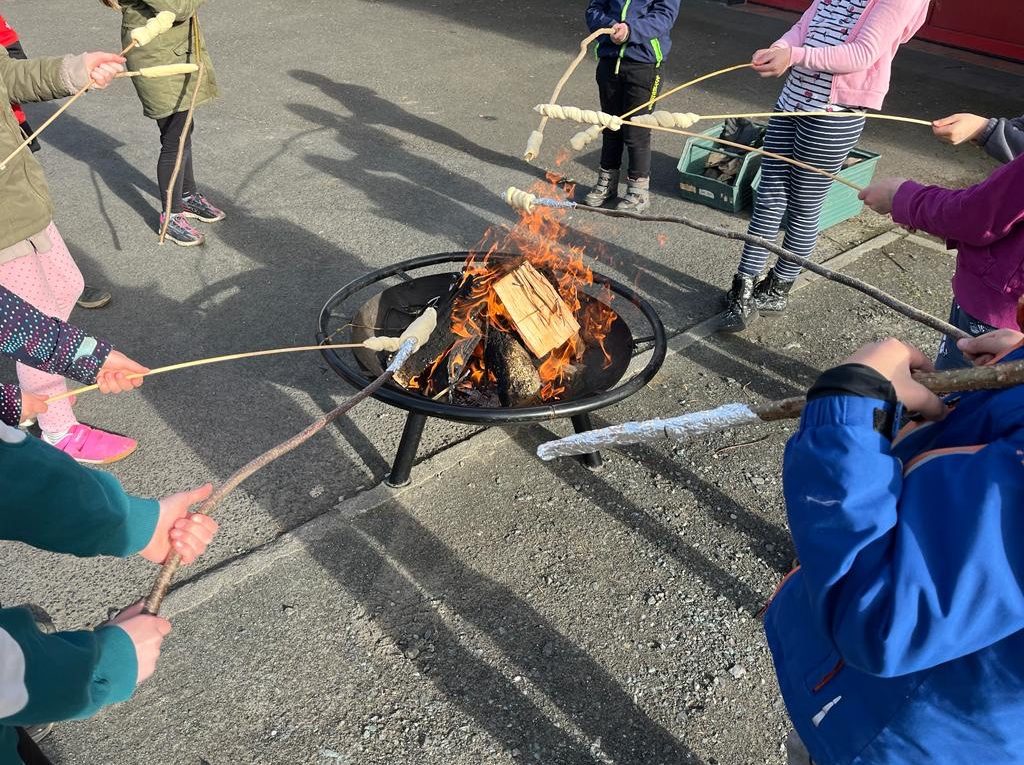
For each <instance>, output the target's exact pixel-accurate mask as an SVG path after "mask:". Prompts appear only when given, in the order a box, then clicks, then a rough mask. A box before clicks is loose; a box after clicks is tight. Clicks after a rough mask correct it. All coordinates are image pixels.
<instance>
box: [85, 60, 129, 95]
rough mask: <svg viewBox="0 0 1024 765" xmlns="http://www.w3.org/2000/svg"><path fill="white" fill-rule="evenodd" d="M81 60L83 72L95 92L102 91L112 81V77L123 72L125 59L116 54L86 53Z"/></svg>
mask: <svg viewBox="0 0 1024 765" xmlns="http://www.w3.org/2000/svg"><path fill="white" fill-rule="evenodd" d="M83 58H84V60H85V71H86V72H88V73H89V77H90V79H91V80H92V86H93V88H94V89H96V90H103V88H105V87H107V85H109V84H110V83H112V82H113V81H114V75H116V74H117V73H118V72H123V71H124V62H125V58H124V56H119V55H117V54H116V53H86V54H85V55H84V56H83Z"/></svg>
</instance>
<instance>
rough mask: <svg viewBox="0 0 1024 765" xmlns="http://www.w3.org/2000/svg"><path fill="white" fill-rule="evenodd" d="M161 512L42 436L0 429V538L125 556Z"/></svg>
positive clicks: (146, 536)
mask: <svg viewBox="0 0 1024 765" xmlns="http://www.w3.org/2000/svg"><path fill="white" fill-rule="evenodd" d="M5 428H7V426H0V431H3V429H5ZM5 432H6V433H7V435H8V436H9V437H4V436H5ZM159 517H160V504H159V503H158V502H156V501H155V500H151V499H141V498H139V497H133V496H131V495H129V494H126V493H125V491H124V489H122V488H121V484H119V483H118V481H117V479H116V478H114V476H112V475H111V474H109V473H105V472H102V471H98V470H90V469H89V468H86V467H83V466H81V465H79V464H78V463H77V462H75V461H74V460H73V459H72V458H71V457H69V456H68V455H66V454H64V452H61V451H59V450H57V449H54V448H53V447H52V446H50V445H49V444H46V443H44V442H43V441H41V440H40V439H37V438H25V437H24V435H23V434H20V433H19V432H18V431H13V430H10V429H8V430H7V431H3V432H0V539H8V540H11V541H14V542H24V543H25V544H28V545H32V546H33V547H37V548H39V549H42V550H49V551H51V552H58V553H67V554H70V555H77V556H79V557H91V556H96V555H116V556H120V557H128V556H129V555H134V554H136V553H138V552H139V551H140V550H142V549H143V548H144V547H145V546H146V545H147V544H149V541H150V540H151V539H152V538H153V533H154V532H155V531H156V525H157V521H158V520H159Z"/></svg>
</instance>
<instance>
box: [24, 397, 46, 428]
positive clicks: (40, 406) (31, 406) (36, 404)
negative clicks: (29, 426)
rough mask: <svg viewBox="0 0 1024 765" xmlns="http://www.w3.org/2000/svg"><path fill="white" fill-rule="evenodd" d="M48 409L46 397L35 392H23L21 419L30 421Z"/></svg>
mask: <svg viewBox="0 0 1024 765" xmlns="http://www.w3.org/2000/svg"><path fill="white" fill-rule="evenodd" d="M46 409H47V406H46V399H45V398H43V397H42V396H37V395H36V394H35V393H26V392H25V391H22V392H21V421H22V422H28V421H29V420H33V419H35V418H36V417H38V416H39V415H40V414H42V413H43V412H45V411H46Z"/></svg>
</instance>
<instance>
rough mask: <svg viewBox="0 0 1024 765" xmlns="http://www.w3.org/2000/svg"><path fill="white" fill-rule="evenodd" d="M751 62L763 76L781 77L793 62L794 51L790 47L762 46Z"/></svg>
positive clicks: (755, 69)
mask: <svg viewBox="0 0 1024 765" xmlns="http://www.w3.org/2000/svg"><path fill="white" fill-rule="evenodd" d="M751 63H752V64H753V65H754V71H755V72H757V73H758V74H759V75H761V76H762V77H781V76H782V75H784V74H785V73H786V70H787V69H789V67H790V66H791V65H792V63H793V51H792V50H791V49H790V48H788V47H782V48H762V49H761V50H759V51H757V52H756V53H755V54H754V57H753V58H752V59H751Z"/></svg>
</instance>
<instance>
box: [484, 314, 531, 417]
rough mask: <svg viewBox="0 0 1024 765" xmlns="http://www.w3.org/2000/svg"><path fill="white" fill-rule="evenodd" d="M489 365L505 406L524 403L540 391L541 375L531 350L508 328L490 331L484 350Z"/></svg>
mask: <svg viewBox="0 0 1024 765" xmlns="http://www.w3.org/2000/svg"><path fill="white" fill-rule="evenodd" d="M484 359H485V360H486V362H487V367H488V368H489V369H490V370H491V372H493V373H494V376H495V377H496V378H497V380H498V396H499V398H500V399H501V403H502V405H503V406H521V405H523V404H525V403H527V402H529V401H531V400H533V399H536V397H537V394H538V393H540V386H541V382H540V375H539V374H537V369H536V368H535V367H534V366H533V359H531V358H530V354H529V352H528V351H527V350H526V349H525V348H524V347H523V346H522V345H520V343H519V341H518V340H516V338H515V337H514V336H512V335H511V334H509V333H508V332H490V333H489V334H488V336H487V347H486V349H485V350H484Z"/></svg>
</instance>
